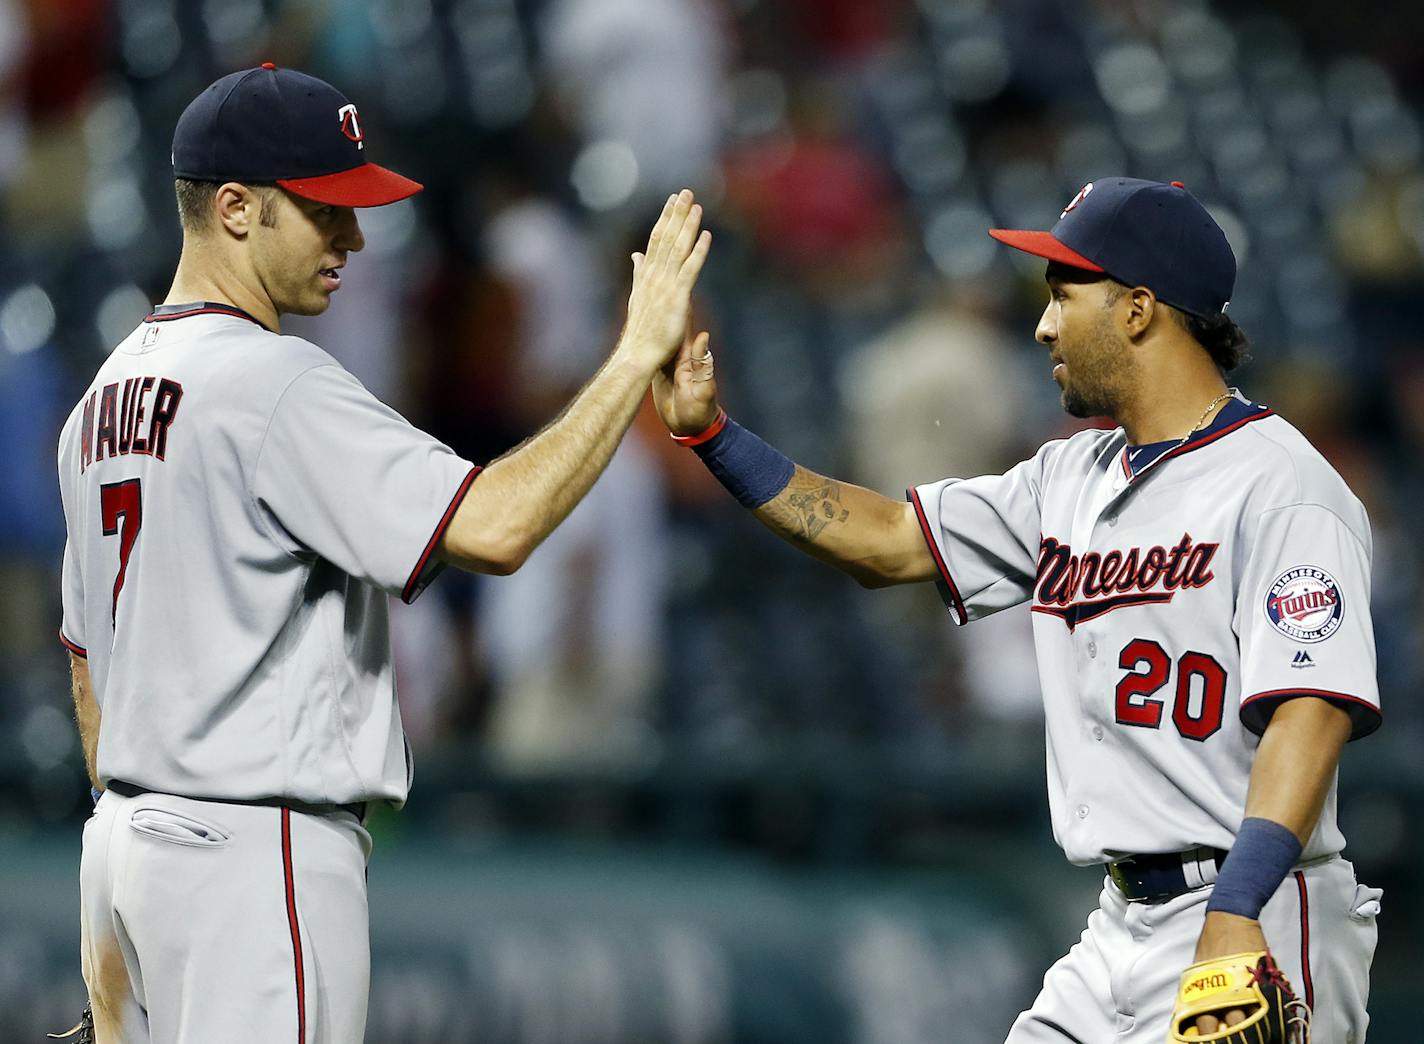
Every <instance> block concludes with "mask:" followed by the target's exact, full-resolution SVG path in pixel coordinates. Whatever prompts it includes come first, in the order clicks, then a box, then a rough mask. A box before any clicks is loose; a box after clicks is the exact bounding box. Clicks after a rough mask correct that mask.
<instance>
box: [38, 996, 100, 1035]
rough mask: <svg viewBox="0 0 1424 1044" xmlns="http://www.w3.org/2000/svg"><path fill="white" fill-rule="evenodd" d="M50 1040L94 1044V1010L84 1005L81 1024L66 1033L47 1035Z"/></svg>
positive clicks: (80, 1017)
mask: <svg viewBox="0 0 1424 1044" xmlns="http://www.w3.org/2000/svg"><path fill="white" fill-rule="evenodd" d="M45 1036H46V1037H48V1038H49V1039H50V1040H67V1041H69V1042H70V1044H94V1009H93V1008H91V1007H90V1006H89V1005H87V1004H86V1005H84V1014H83V1015H81V1016H79V1024H78V1025H76V1026H75V1027H74V1028H73V1029H72V1030H68V1031H66V1032H64V1033H46V1034H45Z"/></svg>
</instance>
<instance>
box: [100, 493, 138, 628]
mask: <svg viewBox="0 0 1424 1044" xmlns="http://www.w3.org/2000/svg"><path fill="white" fill-rule="evenodd" d="M99 516H100V520H101V521H102V522H103V524H104V535H105V536H113V535H114V534H115V533H117V534H118V536H119V572H118V575H117V576H115V577H114V601H113V606H112V607H111V609H110V612H109V618H110V620H111V621H112V622H113V623H115V624H117V623H118V617H119V592H120V591H122V590H123V589H124V575H125V574H126V573H127V572H128V569H129V555H130V553H132V551H133V546H134V541H135V540H137V539H138V531H139V529H140V528H142V526H143V487H142V485H141V484H140V482H139V480H138V479H136V478H131V479H125V480H124V481H123V482H106V483H104V484H103V485H101V486H100V487H99Z"/></svg>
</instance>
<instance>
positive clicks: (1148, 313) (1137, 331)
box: [1123, 286, 1158, 338]
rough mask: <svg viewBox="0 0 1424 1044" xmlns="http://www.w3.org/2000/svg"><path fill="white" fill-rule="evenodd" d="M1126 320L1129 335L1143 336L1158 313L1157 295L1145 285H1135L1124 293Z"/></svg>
mask: <svg viewBox="0 0 1424 1044" xmlns="http://www.w3.org/2000/svg"><path fill="white" fill-rule="evenodd" d="M1123 297H1124V300H1123V307H1124V309H1125V310H1126V315H1125V317H1124V321H1125V324H1126V329H1127V335H1128V336H1129V337H1134V338H1136V337H1141V336H1142V335H1143V334H1145V333H1146V332H1147V328H1148V327H1149V326H1151V325H1152V317H1153V316H1154V315H1155V314H1156V313H1157V311H1158V309H1157V295H1156V294H1154V293H1153V292H1152V291H1151V290H1149V289H1147V287H1145V286H1134V287H1132V288H1131V289H1129V290H1128V291H1127V293H1126V294H1124V295H1123Z"/></svg>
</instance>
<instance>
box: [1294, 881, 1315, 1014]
mask: <svg viewBox="0 0 1424 1044" xmlns="http://www.w3.org/2000/svg"><path fill="white" fill-rule="evenodd" d="M1295 884H1296V888H1297V889H1298V890H1299V892H1300V979H1301V983H1300V984H1301V986H1302V987H1303V988H1304V989H1305V1004H1306V1007H1308V1008H1310V1009H1311V1010H1312V1011H1313V1010H1314V1009H1315V983H1314V982H1312V981H1311V979H1310V893H1309V891H1308V890H1307V889H1306V887H1305V873H1304V871H1301V870H1297V871H1296V872H1295Z"/></svg>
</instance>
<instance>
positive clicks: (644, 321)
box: [618, 189, 712, 373]
mask: <svg viewBox="0 0 1424 1044" xmlns="http://www.w3.org/2000/svg"><path fill="white" fill-rule="evenodd" d="M711 246H712V233H711V232H707V231H705V230H702V208H701V207H700V206H698V205H697V204H696V203H694V202H693V199H692V193H691V192H690V191H689V190H687V189H683V190H682V191H681V192H679V193H678V194H677V195H675V196H669V197H668V200H667V203H666V204H664V205H663V212H662V214H661V215H660V216H659V217H658V220H657V224H655V225H654V226H653V231H652V234H651V235H649V236H648V249H647V253H646V254H644V253H641V252H639V253H635V254H634V255H633V289H632V292H631V293H629V295H628V320H627V322H626V323H625V324H624V326H623V335H622V337H620V338H619V341H618V353H619V354H621V355H622V356H623V357H624V358H626V359H628V360H629V361H630V362H632V363H634V364H635V365H638V366H641V367H644V368H646V370H647V371H648V372H649V373H651V372H652V371H654V370H656V369H658V368H659V367H661V366H662V365H663V364H664V363H666V362H668V361H669V360H670V359H672V357H673V355H674V353H676V352H677V351H678V347H679V346H680V345H681V344H682V341H683V332H684V331H685V329H686V328H687V323H688V317H689V315H690V314H691V310H692V287H693V285H694V284H695V283H696V282H697V276H698V274H699V273H700V272H701V271H702V265H703V262H705V261H706V260H707V251H708V250H709V249H710V248H711Z"/></svg>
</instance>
